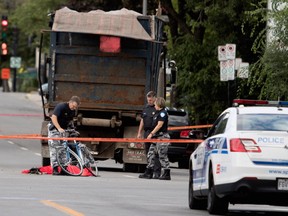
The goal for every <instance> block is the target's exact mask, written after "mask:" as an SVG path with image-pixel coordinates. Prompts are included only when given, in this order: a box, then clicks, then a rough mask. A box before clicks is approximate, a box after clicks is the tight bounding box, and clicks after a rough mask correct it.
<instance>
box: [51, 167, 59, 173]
mask: <svg viewBox="0 0 288 216" xmlns="http://www.w3.org/2000/svg"><path fill="white" fill-rule="evenodd" d="M52 175H60V173H59V171H58V166H56V167H53V173H52Z"/></svg>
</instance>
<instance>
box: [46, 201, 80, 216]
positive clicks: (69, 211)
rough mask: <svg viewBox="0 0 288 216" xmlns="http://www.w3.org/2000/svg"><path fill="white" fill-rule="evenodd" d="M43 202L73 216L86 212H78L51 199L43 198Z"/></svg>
mask: <svg viewBox="0 0 288 216" xmlns="http://www.w3.org/2000/svg"><path fill="white" fill-rule="evenodd" d="M41 203H43V204H44V205H47V206H50V207H52V208H55V209H57V210H59V211H61V212H64V213H65V214H68V215H71V216H84V214H82V213H80V212H77V211H75V210H73V209H70V208H68V207H65V206H62V205H59V204H57V203H55V202H52V201H50V200H41Z"/></svg>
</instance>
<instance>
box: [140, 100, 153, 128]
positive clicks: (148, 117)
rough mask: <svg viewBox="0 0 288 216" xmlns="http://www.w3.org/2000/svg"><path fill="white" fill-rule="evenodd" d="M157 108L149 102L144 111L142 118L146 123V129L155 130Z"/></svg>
mask: <svg viewBox="0 0 288 216" xmlns="http://www.w3.org/2000/svg"><path fill="white" fill-rule="evenodd" d="M155 112H156V109H155V106H154V105H152V106H151V105H149V104H147V105H146V106H145V107H144V109H143V112H142V115H141V117H142V119H143V123H144V131H152V130H153V125H152V123H153V116H154V115H155Z"/></svg>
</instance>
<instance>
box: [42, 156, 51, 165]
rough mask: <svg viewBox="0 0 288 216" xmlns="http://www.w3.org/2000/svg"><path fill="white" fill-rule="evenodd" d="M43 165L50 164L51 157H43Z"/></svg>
mask: <svg viewBox="0 0 288 216" xmlns="http://www.w3.org/2000/svg"><path fill="white" fill-rule="evenodd" d="M42 166H50V158H42Z"/></svg>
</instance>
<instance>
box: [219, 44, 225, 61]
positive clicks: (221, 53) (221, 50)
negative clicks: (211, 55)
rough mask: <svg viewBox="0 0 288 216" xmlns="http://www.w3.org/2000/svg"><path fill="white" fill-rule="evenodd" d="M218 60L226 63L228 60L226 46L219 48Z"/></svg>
mask: <svg viewBox="0 0 288 216" xmlns="http://www.w3.org/2000/svg"><path fill="white" fill-rule="evenodd" d="M218 60H219V61H225V60H226V46H225V45H224V46H218Z"/></svg>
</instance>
